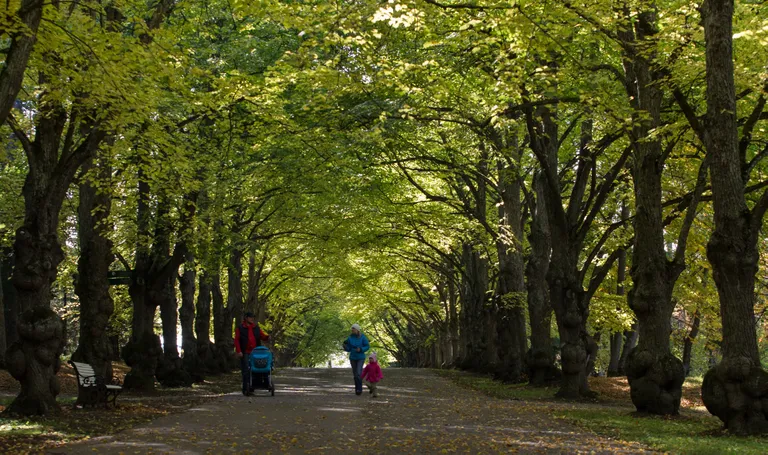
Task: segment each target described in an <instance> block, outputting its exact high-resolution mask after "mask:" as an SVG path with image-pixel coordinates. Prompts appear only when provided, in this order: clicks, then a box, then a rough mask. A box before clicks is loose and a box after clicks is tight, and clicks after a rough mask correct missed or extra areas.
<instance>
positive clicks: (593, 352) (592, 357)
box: [586, 332, 602, 377]
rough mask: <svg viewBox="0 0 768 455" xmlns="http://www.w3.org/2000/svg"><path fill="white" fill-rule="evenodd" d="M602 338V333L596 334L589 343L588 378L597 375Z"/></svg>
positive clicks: (590, 338)
mask: <svg viewBox="0 0 768 455" xmlns="http://www.w3.org/2000/svg"><path fill="white" fill-rule="evenodd" d="M601 337H602V333H600V332H596V333H595V334H594V335H592V336H590V337H589V339H588V341H587V368H586V373H587V377H589V376H592V375H594V374H595V362H596V361H597V353H598V352H599V351H600V338H601Z"/></svg>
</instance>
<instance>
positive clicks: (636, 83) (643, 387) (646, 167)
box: [618, 11, 684, 414]
mask: <svg viewBox="0 0 768 455" xmlns="http://www.w3.org/2000/svg"><path fill="white" fill-rule="evenodd" d="M656 15H657V13H656V12H654V11H644V12H642V13H641V14H639V15H638V16H637V18H636V19H635V18H633V19H629V18H626V21H627V24H628V25H629V26H628V28H626V29H625V30H621V31H620V32H618V34H619V36H620V38H621V39H622V40H623V41H625V42H626V43H628V44H627V46H628V47H631V48H635V47H637V46H639V44H638V43H641V44H642V43H646V42H650V41H651V40H652V38H653V35H655V34H656V31H657V26H656ZM630 20H631V21H632V22H631V23H630V22H629V21H630ZM632 24H634V25H632ZM633 27H634V28H633ZM654 58H655V57H654V56H653V55H650V56H649V55H648V53H646V52H633V53H632V54H631V55H629V56H627V57H626V58H625V61H624V70H625V75H626V84H625V86H626V87H627V94H628V96H629V97H630V104H631V105H632V107H633V110H634V114H633V120H634V125H633V131H632V147H633V149H634V165H633V169H632V172H633V182H634V192H635V223H634V226H635V244H634V248H633V258H632V269H631V276H632V281H633V283H634V286H633V288H632V290H631V291H630V293H629V299H628V302H629V306H630V308H632V310H633V311H634V312H635V315H636V316H637V321H638V329H639V330H638V332H639V336H640V339H639V342H638V345H637V348H635V349H633V350H632V351H631V352H630V353H629V355H628V357H627V364H626V369H627V379H628V380H629V386H630V395H631V397H632V402H633V403H634V405H635V407H636V408H637V410H638V411H639V412H649V413H652V414H677V412H678V409H679V408H680V398H681V397H682V385H683V380H684V375H683V365H682V363H681V362H680V360H679V359H677V358H676V357H675V356H674V355H672V353H671V352H670V349H669V341H670V335H671V326H670V319H671V317H672V311H673V309H674V304H673V303H672V290H673V288H674V283H675V281H676V279H677V277H678V276H679V275H680V272H682V268H680V267H679V265H675V264H673V263H671V262H669V261H668V260H667V256H666V251H665V249H664V225H663V220H662V211H661V196H662V193H661V177H662V173H663V170H664V167H663V166H664V153H663V149H662V146H661V142H660V139H658V138H653V137H652V135H651V132H652V131H654V130H655V129H657V128H658V127H659V126H661V103H662V98H663V96H662V92H661V84H660V81H659V78H660V77H661V75H660V74H658V73H656V72H655V71H654V69H653V66H652V65H653V59H654Z"/></svg>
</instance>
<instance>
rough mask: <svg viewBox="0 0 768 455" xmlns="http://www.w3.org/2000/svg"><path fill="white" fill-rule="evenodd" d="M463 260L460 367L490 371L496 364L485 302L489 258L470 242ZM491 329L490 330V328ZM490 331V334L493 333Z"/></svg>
mask: <svg viewBox="0 0 768 455" xmlns="http://www.w3.org/2000/svg"><path fill="white" fill-rule="evenodd" d="M463 250H464V253H463V255H462V258H463V259H462V262H463V265H464V273H463V275H464V279H463V283H462V314H463V315H464V321H463V322H464V324H463V327H462V332H463V333H464V334H465V335H466V338H467V344H466V351H465V355H464V359H463V362H462V368H465V369H469V370H474V371H479V372H492V371H494V370H495V368H496V365H497V364H498V354H497V350H496V340H495V339H494V338H495V331H496V330H495V325H492V321H493V316H492V311H491V304H490V302H489V301H488V300H489V299H488V259H487V258H484V257H482V255H481V253H480V252H479V251H477V249H476V248H475V247H473V246H472V245H470V244H466V243H465V244H464V246H463ZM491 329H493V330H491ZM492 334H493V335H492Z"/></svg>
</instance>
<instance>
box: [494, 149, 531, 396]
mask: <svg viewBox="0 0 768 455" xmlns="http://www.w3.org/2000/svg"><path fill="white" fill-rule="evenodd" d="M512 148H513V149H514V150H513V155H514V156H513V157H511V163H503V162H500V163H499V166H498V167H499V190H500V193H501V204H500V206H499V235H498V237H497V240H496V250H497V253H498V256H499V279H498V280H499V281H498V289H497V294H498V315H497V324H498V327H497V329H498V340H497V343H498V346H499V367H498V369H497V376H498V377H499V378H501V379H502V380H504V381H509V382H520V381H521V380H522V373H523V361H524V359H525V354H526V350H527V347H528V346H527V345H528V337H527V334H526V327H525V298H524V293H525V265H524V260H523V243H522V242H523V222H522V215H523V209H522V201H521V200H520V192H521V190H520V179H519V175H518V164H519V159H520V152H519V150H518V148H517V144H512Z"/></svg>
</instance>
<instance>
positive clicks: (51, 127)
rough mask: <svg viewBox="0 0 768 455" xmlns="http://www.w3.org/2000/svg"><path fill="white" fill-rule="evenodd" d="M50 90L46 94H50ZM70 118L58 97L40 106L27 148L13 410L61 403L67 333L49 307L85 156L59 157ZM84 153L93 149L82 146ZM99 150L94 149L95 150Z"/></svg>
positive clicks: (16, 282) (12, 354)
mask: <svg viewBox="0 0 768 455" xmlns="http://www.w3.org/2000/svg"><path fill="white" fill-rule="evenodd" d="M46 98H47V94H43V95H41V99H43V100H45V99H46ZM66 121H67V115H66V112H65V111H64V110H63V108H61V106H59V105H58V104H57V103H56V102H51V103H49V104H48V105H47V106H46V107H45V108H44V109H41V111H40V113H38V117H37V119H36V129H35V140H34V143H32V144H31V145H30V146H29V147H28V148H27V149H26V150H25V151H26V153H27V159H28V162H29V172H28V174H27V178H26V181H25V182H24V187H23V190H22V192H23V195H24V209H25V211H24V223H23V225H22V226H21V227H20V228H19V229H18V230H17V231H16V237H15V240H14V245H13V250H14V257H15V266H14V270H13V276H12V282H13V286H14V288H15V291H16V299H17V300H18V305H19V308H20V310H21V311H22V313H21V316H20V317H19V320H18V325H17V332H18V335H19V339H18V340H17V341H16V342H14V343H13V345H11V346H10V348H9V349H8V352H7V362H8V370H9V372H10V373H11V375H12V376H13V377H14V378H15V379H17V380H18V381H19V382H21V392H20V393H19V395H18V396H17V397H16V399H15V400H14V401H13V402H12V403H11V405H10V406H9V408H8V411H9V412H11V413H16V414H22V415H35V414H46V413H48V412H52V411H57V410H58V409H59V406H58V404H57V403H56V395H58V393H59V383H58V380H57V378H56V372H57V371H58V370H59V368H60V367H61V362H60V359H59V356H60V355H61V353H62V352H63V350H64V346H65V343H66V338H65V335H64V323H63V321H62V319H61V318H60V317H59V316H58V315H57V314H56V313H55V312H54V311H53V310H51V308H50V301H51V285H52V284H53V282H54V281H55V280H56V275H57V267H58V265H59V263H61V261H62V260H63V259H64V251H63V250H62V248H61V245H60V243H59V239H58V224H59V212H60V210H61V206H62V203H63V201H64V198H65V195H66V191H67V189H68V187H69V184H70V182H72V180H73V179H74V175H75V172H76V171H77V168H78V167H80V164H81V163H82V161H80V160H82V159H84V157H81V156H79V155H76V156H75V157H73V158H74V160H75V163H67V162H66V161H65V160H63V159H62V160H59V146H60V141H61V137H62V132H63V130H64V126H65V124H66ZM82 152H83V154H86V153H88V152H91V150H90V149H89V150H83V151H82ZM93 152H95V149H94V150H93Z"/></svg>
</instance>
